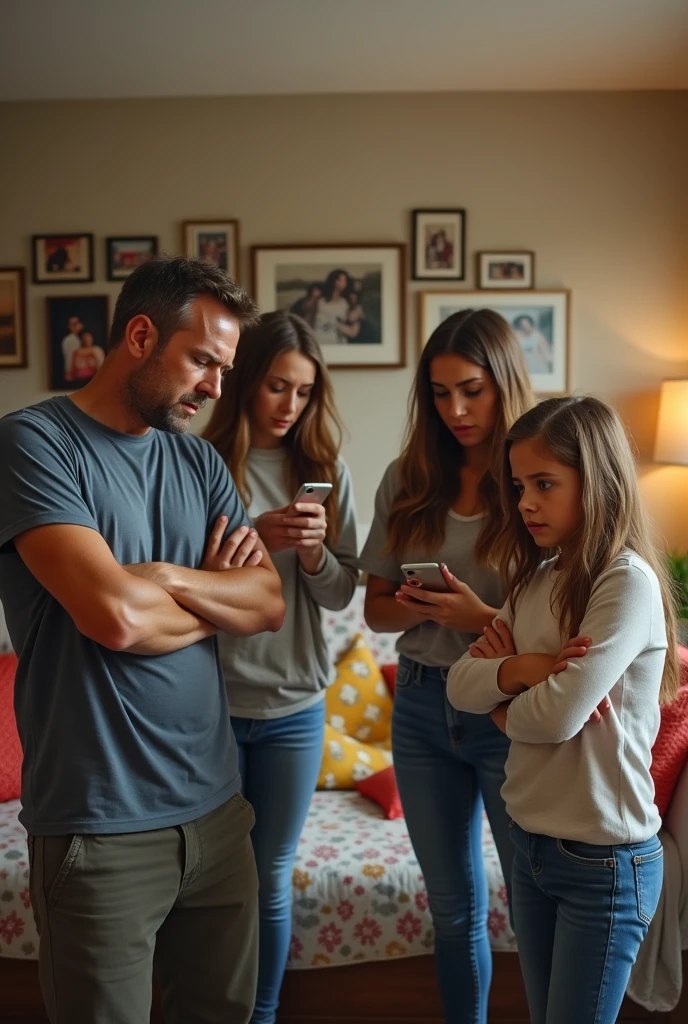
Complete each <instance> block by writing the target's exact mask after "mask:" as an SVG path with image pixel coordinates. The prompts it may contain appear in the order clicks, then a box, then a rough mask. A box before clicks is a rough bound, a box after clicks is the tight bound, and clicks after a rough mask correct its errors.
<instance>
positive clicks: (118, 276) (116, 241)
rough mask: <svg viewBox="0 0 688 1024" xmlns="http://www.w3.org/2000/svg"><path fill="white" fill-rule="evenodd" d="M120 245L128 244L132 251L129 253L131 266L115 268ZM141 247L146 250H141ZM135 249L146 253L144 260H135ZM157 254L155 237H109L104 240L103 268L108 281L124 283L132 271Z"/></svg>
mask: <svg viewBox="0 0 688 1024" xmlns="http://www.w3.org/2000/svg"><path fill="white" fill-rule="evenodd" d="M122 243H130V244H132V245H133V249H132V250H131V252H130V258H131V265H128V266H124V267H122V266H116V263H117V262H118V260H117V253H118V248H117V247H118V246H119V245H121V244H122ZM143 245H145V246H146V248H145V249H144V248H143ZM137 249H138V250H139V251H140V252H145V253H146V258H145V259H138V260H137V259H136V254H137ZM157 254H158V236H157V235H110V236H109V237H108V238H106V239H105V266H106V274H107V279H108V281H126V279H127V278H128V277H129V275H130V274H131V273H132V271H134V270H136V267H139V266H141V264H142V263H145V262H147V261H148V260H149V259H152V258H153V256H157Z"/></svg>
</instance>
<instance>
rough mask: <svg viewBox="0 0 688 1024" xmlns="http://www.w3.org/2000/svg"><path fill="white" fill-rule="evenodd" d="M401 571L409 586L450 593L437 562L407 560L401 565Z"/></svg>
mask: <svg viewBox="0 0 688 1024" xmlns="http://www.w3.org/2000/svg"><path fill="white" fill-rule="evenodd" d="M401 571H402V572H403V574H404V576H405V577H406V582H407V584H408V585H409V587H422V588H423V589H424V590H433V591H435V593H440V594H449V593H451V587H450V586H449V584H448V583H447V581H446V580H445V578H444V576H443V575H442V570H441V569H440V567H439V565H438V563H437V562H407V563H406V564H405V565H402V567H401Z"/></svg>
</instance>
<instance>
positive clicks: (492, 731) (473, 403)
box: [360, 309, 533, 1024]
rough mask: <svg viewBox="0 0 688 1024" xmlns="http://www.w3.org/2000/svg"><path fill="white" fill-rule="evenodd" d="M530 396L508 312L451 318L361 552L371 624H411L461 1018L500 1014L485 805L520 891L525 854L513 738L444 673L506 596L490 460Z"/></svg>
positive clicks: (438, 933) (412, 732)
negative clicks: (507, 802)
mask: <svg viewBox="0 0 688 1024" xmlns="http://www.w3.org/2000/svg"><path fill="white" fill-rule="evenodd" d="M532 404H533V397H532V393H531V389H530V382H529V379H528V373H527V370H526V366H525V362H524V359H523V356H522V354H521V350H520V348H519V346H518V343H517V341H516V338H515V336H514V334H513V332H512V331H511V328H510V327H509V325H508V324H507V322H506V321H505V320H504V319H503V318H502V317H501V316H499V314H497V313H495V312H493V311H491V310H487V309H482V310H464V311H461V312H459V313H455V314H453V315H452V316H450V317H449V318H448V319H447V320H445V321H444V323H442V324H441V325H440V326H439V327H438V328H437V329H436V330H435V331H434V333H433V334H432V336H431V337H430V339H429V341H428V343H427V345H426V346H425V348H424V350H423V354H422V356H421V359H420V363H419V366H418V370H417V372H416V377H415V382H414V385H413V389H412V394H411V411H410V417H409V422H408V425H407V429H406V438H405V443H404V448H403V451H402V454H401V457H400V458H399V459H398V460H396V461H395V462H393V463H392V464H391V465H390V466H389V468H388V469H387V471H386V473H385V475H384V477H383V480H382V483H381V484H380V487H379V489H378V492H377V496H376V501H375V519H374V522H373V525H372V527H371V530H370V535H369V537H368V540H367V542H366V545H365V548H364V550H363V554H362V556H361V560H360V565H361V568H362V569H364V570H367V572H368V573H369V580H368V586H367V591H366V620H367V622H368V625H369V626H370V627H371V629H374V630H377V631H378V632H398V631H402V636H401V638H400V639H399V641H398V644H397V649H398V651H399V655H400V657H399V667H398V670H397V681H396V690H395V698H394V713H393V719H392V750H393V755H394V766H395V772H396V777H397V782H398V785H399V792H400V795H401V800H402V804H403V807H404V813H405V815H406V822H407V825H408V829H409V834H410V836H411V841H412V843H413V846H414V849H415V852H416V855H417V857H418V861H419V864H420V866H421V870H422V872H423V875H424V878H425V884H426V886H427V891H428V899H429V904H430V911H431V913H432V917H433V922H434V925H435V961H436V966H437V974H438V980H439V987H440V993H441V996H442V1001H443V1004H444V1011H445V1017H446V1019H447V1020H448V1021H451V1022H452V1024H485V1022H486V1021H487V997H488V992H489V988H490V980H491V974H492V960H491V955H490V945H489V940H488V932H487V910H488V892H487V884H486V880H485V874H484V869H483V857H482V841H481V832H482V811H483V806H484V807H485V809H486V810H487V814H488V817H489V819H490V824H491V827H492V832H493V835H494V838H495V842H496V845H497V850H498V853H499V857H500V860H501V863H502V868H503V871H504V878H505V880H506V883H507V887H508V886H509V883H510V876H511V861H512V857H513V849H512V846H511V843H510V841H509V836H508V818H507V815H506V810H505V807H504V802H503V800H502V798H501V796H500V788H501V785H502V783H503V782H504V764H505V761H506V757H507V753H508V748H509V741H508V740H507V738H506V737H505V736H504V734H503V733H502V732H500V730H499V729H498V728H497V726H496V725H495V724H494V723H493V722H492V720H491V719H490V718H489V717H488V718H481V717H479V716H477V715H470V714H462V713H461V712H458V711H455V710H454V709H453V708H452V707H451V706H450V705H449V703H448V701H447V697H446V692H445V686H446V678H447V672H448V670H449V666H450V665H452V664H453V663H454V662H455V661H456V660H458V658H460V657H461V655H462V654H463V653H464V652H465V651H466V650H467V649H468V646H469V644H470V643H471V642H472V641H473V640H475V638H476V635H477V634H481V633H482V631H483V629H484V627H486V626H488V625H489V624H490V623H491V621H492V619H493V616H494V615H495V613H496V609H497V608H499V607H500V606H501V604H502V601H503V597H504V587H503V584H502V582H501V580H500V578H499V576H498V574H497V572H496V571H494V570H493V569H491V568H489V567H488V561H489V556H490V551H491V547H492V544H493V542H494V539H495V538H496V536H497V535H498V533H499V529H500V526H501V522H502V518H501V506H500V501H499V488H498V485H497V481H496V479H495V477H494V476H493V470H492V467H493V465H494V464H495V456H496V453H497V452H498V451H499V448H500V445H501V443H502V441H503V439H504V436H505V435H506V432H507V430H508V429H509V427H510V426H511V424H512V423H513V422H514V420H516V419H517V418H518V417H519V416H520V415H521V414H522V413H523V412H525V411H526V409H528V408H530V406H531V405H532ZM425 562H438V563H440V566H441V572H442V575H443V576H444V579H445V580H446V582H447V584H448V586H449V591H450V592H448V593H440V592H438V591H437V590H430V589H428V588H426V587H422V586H421V587H413V586H409V585H408V584H406V583H405V576H404V573H403V572H402V569H401V566H402V565H406V566H407V567H408V566H409V565H413V564H414V563H425ZM447 567H448V568H447ZM449 570H451V572H450V571H449ZM415 571H417V569H416V570H415Z"/></svg>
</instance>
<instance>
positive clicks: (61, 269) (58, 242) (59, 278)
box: [32, 234, 93, 284]
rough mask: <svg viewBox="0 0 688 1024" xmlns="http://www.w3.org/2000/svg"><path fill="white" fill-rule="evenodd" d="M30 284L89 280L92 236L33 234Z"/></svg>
mask: <svg viewBox="0 0 688 1024" xmlns="http://www.w3.org/2000/svg"><path fill="white" fill-rule="evenodd" d="M32 248H33V283H34V284H57V283H58V282H65V281H92V280H93V235H91V234H84V235H77V234H66V235H34V236H33V239H32Z"/></svg>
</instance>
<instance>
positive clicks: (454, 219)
mask: <svg viewBox="0 0 688 1024" xmlns="http://www.w3.org/2000/svg"><path fill="white" fill-rule="evenodd" d="M412 217H413V248H412V250H411V251H412V256H411V261H412V264H413V266H412V274H413V278H414V280H415V281H463V280H464V278H465V277H466V268H465V264H466V211H465V210H414V211H413V213H412Z"/></svg>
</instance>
